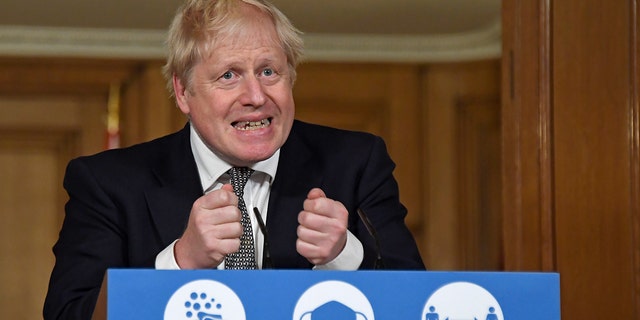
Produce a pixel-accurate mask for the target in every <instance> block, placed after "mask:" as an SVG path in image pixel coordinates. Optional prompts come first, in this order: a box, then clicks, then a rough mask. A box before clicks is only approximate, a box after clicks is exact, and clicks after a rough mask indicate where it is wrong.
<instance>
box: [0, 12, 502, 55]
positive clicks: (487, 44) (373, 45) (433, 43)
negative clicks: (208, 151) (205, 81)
mask: <svg viewBox="0 0 640 320" xmlns="http://www.w3.org/2000/svg"><path fill="white" fill-rule="evenodd" d="M303 39H304V41H305V48H306V49H305V51H306V53H305V57H306V58H305V60H306V61H329V62H414V63H429V62H458V61H475V60H485V59H497V58H499V57H500V55H501V40H502V39H501V28H500V22H499V21H496V22H494V23H492V24H491V25H489V26H487V27H486V28H483V29H479V30H474V31H470V32H466V33H456V34H443V35H423V36H416V35H363V34H304V35H303ZM164 40H165V31H164V30H133V29H132V30H129V29H117V30H115V29H84V28H83V29H80V28H53V27H26V26H0V56H18V57H40V56H46V57H81V58H123V59H163V58H164V56H165V46H164Z"/></svg>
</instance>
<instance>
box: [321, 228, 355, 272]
mask: <svg viewBox="0 0 640 320" xmlns="http://www.w3.org/2000/svg"><path fill="white" fill-rule="evenodd" d="M363 258H364V249H363V248H362V243H361V242H360V240H358V238H356V236H354V235H353V234H352V233H351V231H349V230H347V243H346V244H345V246H344V249H343V250H342V252H340V254H339V255H338V256H337V257H335V259H333V260H331V261H329V262H328V263H326V264H322V265H316V266H315V267H313V270H343V271H348V270H358V268H359V267H360V264H361V263H362V259H363Z"/></svg>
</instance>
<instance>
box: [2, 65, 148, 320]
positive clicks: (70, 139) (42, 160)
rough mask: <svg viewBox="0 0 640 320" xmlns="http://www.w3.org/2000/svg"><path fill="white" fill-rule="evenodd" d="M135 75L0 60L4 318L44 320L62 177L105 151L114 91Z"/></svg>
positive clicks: (129, 70)
mask: <svg viewBox="0 0 640 320" xmlns="http://www.w3.org/2000/svg"><path fill="white" fill-rule="evenodd" d="M135 68H136V62H132V61H125V60H117V61H112V60H90V59H66V58H65V59H63V58H61V59H56V58H1V59H0V161H1V162H2V165H0V168H2V171H3V172H2V174H1V176H2V177H3V179H1V185H0V188H2V192H0V193H1V194H2V197H3V200H2V201H0V218H1V219H2V221H3V223H2V232H0V234H1V235H2V237H3V238H2V239H3V240H2V241H1V242H2V243H3V244H4V245H3V246H1V248H0V250H1V251H0V254H1V255H2V256H3V257H5V259H2V267H0V270H2V272H1V273H0V283H2V286H3V293H2V298H1V299H0V318H3V319H4V318H7V319H35V318H40V317H41V309H42V303H43V299H44V295H45V293H46V288H47V284H48V277H49V273H50V272H51V268H52V266H53V255H52V252H51V247H52V246H53V244H54V242H55V240H56V239H57V235H58V230H59V228H60V225H61V222H62V218H63V207H64V203H65V202H66V200H67V195H66V193H65V191H64V190H63V189H62V178H63V175H64V169H65V167H66V165H67V162H68V161H69V160H70V159H71V158H72V157H76V156H79V155H84V154H92V153H95V152H98V151H101V150H103V149H104V147H105V118H106V107H107V106H106V105H107V96H108V93H109V89H110V86H111V84H112V83H120V82H124V81H125V80H126V79H127V78H129V77H130V76H131V75H132V74H133V71H134V70H135Z"/></svg>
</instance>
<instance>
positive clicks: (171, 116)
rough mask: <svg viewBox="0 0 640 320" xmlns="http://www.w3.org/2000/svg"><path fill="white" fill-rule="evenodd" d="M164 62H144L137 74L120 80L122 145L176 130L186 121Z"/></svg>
mask: <svg viewBox="0 0 640 320" xmlns="http://www.w3.org/2000/svg"><path fill="white" fill-rule="evenodd" d="M162 65H163V63H162V62H160V61H149V62H145V63H141V64H140V65H139V66H138V69H137V70H136V73H135V74H133V75H132V76H131V77H130V78H129V79H127V81H125V82H123V83H121V88H122V89H121V90H122V107H121V112H122V118H121V119H122V127H121V141H122V145H123V146H130V145H133V144H136V143H139V142H143V141H148V140H152V139H155V138H157V137H160V136H163V135H165V134H168V133H170V132H174V131H176V130H178V129H180V128H182V127H183V126H184V125H185V123H186V121H187V120H186V117H185V116H184V115H183V114H182V113H181V112H180V110H179V109H178V108H177V107H176V105H175V103H174V100H173V98H172V97H171V96H170V92H169V90H168V89H167V85H166V81H165V79H164V77H163V75H162Z"/></svg>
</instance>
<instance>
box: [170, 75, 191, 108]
mask: <svg viewBox="0 0 640 320" xmlns="http://www.w3.org/2000/svg"><path fill="white" fill-rule="evenodd" d="M172 82H173V92H174V94H175V96H176V103H177V104H178V108H180V111H182V113H184V114H187V115H188V114H189V104H188V103H187V94H188V93H187V87H186V86H185V85H184V84H183V83H182V81H181V80H180V78H178V76H177V75H176V74H175V73H174V74H173V76H172Z"/></svg>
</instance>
